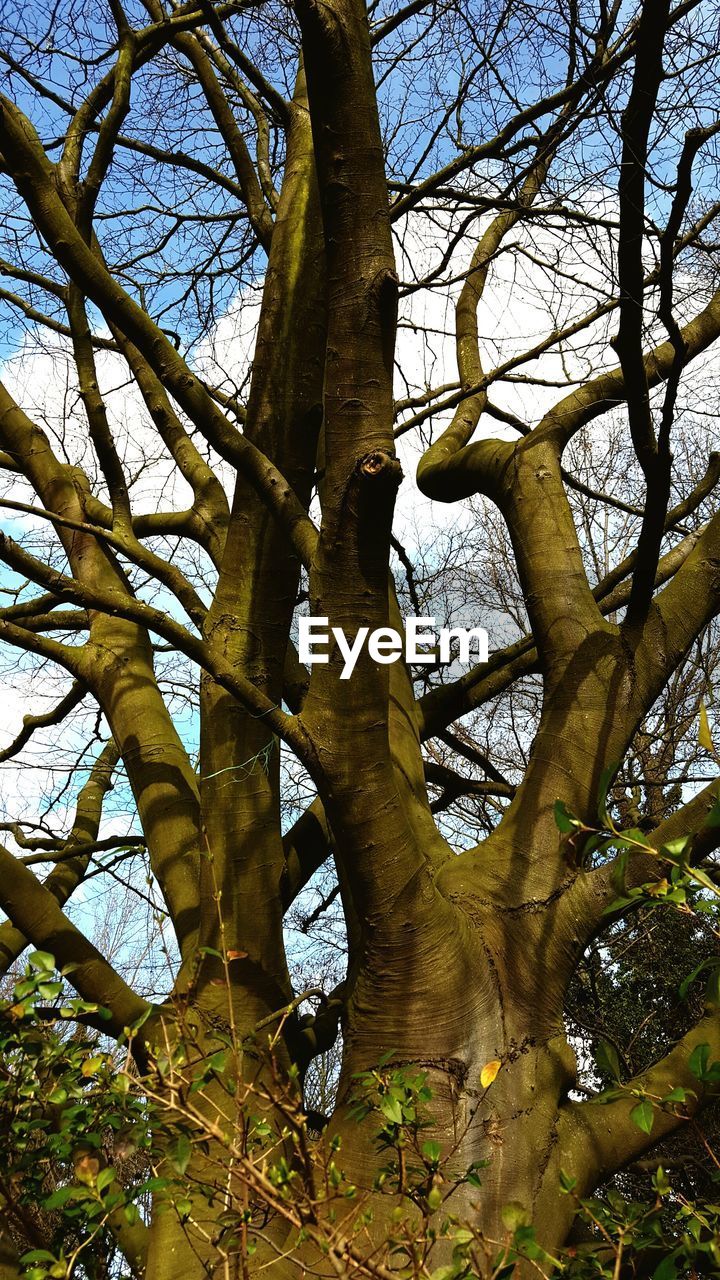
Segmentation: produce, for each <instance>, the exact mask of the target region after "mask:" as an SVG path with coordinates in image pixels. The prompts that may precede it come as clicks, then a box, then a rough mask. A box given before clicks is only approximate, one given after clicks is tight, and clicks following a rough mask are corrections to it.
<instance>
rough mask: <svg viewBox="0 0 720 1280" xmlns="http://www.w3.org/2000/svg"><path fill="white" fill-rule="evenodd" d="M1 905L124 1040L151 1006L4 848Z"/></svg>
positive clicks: (1, 854) (0, 861)
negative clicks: (105, 1012)
mask: <svg viewBox="0 0 720 1280" xmlns="http://www.w3.org/2000/svg"><path fill="white" fill-rule="evenodd" d="M0 906H2V909H3V911H4V912H5V914H6V915H7V916H8V917H9V919H10V920H12V922H13V924H14V925H15V927H16V928H17V929H19V930H20V932H21V933H23V934H24V935H25V937H26V938H27V939H28V941H29V942H31V943H32V945H33V946H35V947H37V948H39V949H41V950H43V951H49V952H50V954H51V955H53V956H54V957H55V961H56V963H57V965H58V967H59V968H60V969H65V968H66V967H67V978H68V981H69V982H70V983H71V985H72V986H73V987H74V988H75V990H76V991H77V992H78V995H80V996H81V998H82V999H83V1000H88V1001H90V1002H92V1003H93V1004H99V1005H103V1006H104V1007H105V1008H107V1009H109V1010H110V1013H111V1015H112V1016H111V1018H110V1020H109V1021H108V1023H107V1024H106V1025H107V1030H108V1032H110V1033H111V1034H113V1035H121V1034H122V1031H123V1028H124V1027H127V1026H131V1025H132V1024H133V1023H134V1022H137V1021H138V1020H139V1019H140V1018H141V1017H142V1015H143V1014H144V1013H145V1012H146V1011H147V1009H148V1004H147V1002H146V1001H145V1000H143V999H142V998H141V997H140V996H138V995H137V994H136V993H135V992H134V991H133V990H132V989H131V988H130V987H129V986H128V985H127V983H126V982H125V981H124V980H123V979H122V978H121V977H120V975H119V974H118V973H116V971H115V970H114V969H113V967H112V965H111V964H110V963H109V961H108V960H106V959H105V957H104V956H103V955H102V954H101V953H100V952H99V951H98V950H97V948H96V947H95V946H93V944H92V943H91V942H90V941H89V939H88V938H86V937H85V935H84V934H83V933H82V932H81V931H80V929H78V928H77V926H76V925H74V924H72V923H71V922H70V920H68V918H67V916H66V915H65V914H64V912H63V911H62V908H61V907H60V905H59V903H58V901H57V899H56V898H55V897H54V896H53V894H52V893H51V892H50V890H49V889H46V888H45V887H44V885H42V884H40V882H39V880H37V879H36V878H35V876H34V875H33V873H32V871H30V870H28V868H27V867H24V866H23V865H22V863H21V862H19V861H18V859H17V858H14V857H13V855H12V854H11V853H10V852H9V851H8V850H7V849H5V848H4V847H3V846H2V845H0Z"/></svg>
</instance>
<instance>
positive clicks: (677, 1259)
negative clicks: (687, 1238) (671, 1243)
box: [652, 1248, 684, 1280]
mask: <svg viewBox="0 0 720 1280" xmlns="http://www.w3.org/2000/svg"><path fill="white" fill-rule="evenodd" d="M681 1267H683V1260H682V1249H681V1248H680V1249H674V1250H673V1252H672V1253H669V1254H668V1256H667V1257H666V1258H663V1260H662V1262H661V1263H660V1264H659V1266H657V1267H656V1268H655V1270H654V1271H653V1273H652V1280H677V1276H678V1274H679V1271H680V1268H681ZM683 1269H684V1268H683Z"/></svg>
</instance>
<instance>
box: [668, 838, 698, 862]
mask: <svg viewBox="0 0 720 1280" xmlns="http://www.w3.org/2000/svg"><path fill="white" fill-rule="evenodd" d="M691 840H692V836H677V837H676V838H675V839H674V840H668V841H667V843H666V844H664V845H663V846H662V852H663V853H666V854H667V855H668V857H669V858H673V859H675V858H682V856H683V854H684V852H685V850H686V849H687V847H688V845H689V843H690V841H691Z"/></svg>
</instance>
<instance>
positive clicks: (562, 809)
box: [553, 800, 582, 836]
mask: <svg viewBox="0 0 720 1280" xmlns="http://www.w3.org/2000/svg"><path fill="white" fill-rule="evenodd" d="M553 813H554V815H555V826H556V827H557V829H558V831H559V832H560V833H561V834H562V835H564V836H567V835H570V832H571V831H579V830H580V828H581V827H582V823H581V822H580V821H579V820H578V819H577V818H576V817H575V814H574V813H571V812H570V810H569V809H568V807H567V805H566V804H565V801H564V800H556V801H555V805H554V807H553Z"/></svg>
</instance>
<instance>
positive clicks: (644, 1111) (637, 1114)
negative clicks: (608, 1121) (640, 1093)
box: [630, 1098, 655, 1133]
mask: <svg viewBox="0 0 720 1280" xmlns="http://www.w3.org/2000/svg"><path fill="white" fill-rule="evenodd" d="M630 1119H631V1120H632V1122H633V1124H635V1125H637V1127H638V1129H642V1131H643V1133H652V1127H653V1122H654V1120H655V1113H654V1111H653V1105H652V1102H649V1101H648V1099H647V1098H643V1099H642V1100H641V1101H640V1102H638V1104H637V1106H636V1107H633V1109H632V1111H631V1112H630Z"/></svg>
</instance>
